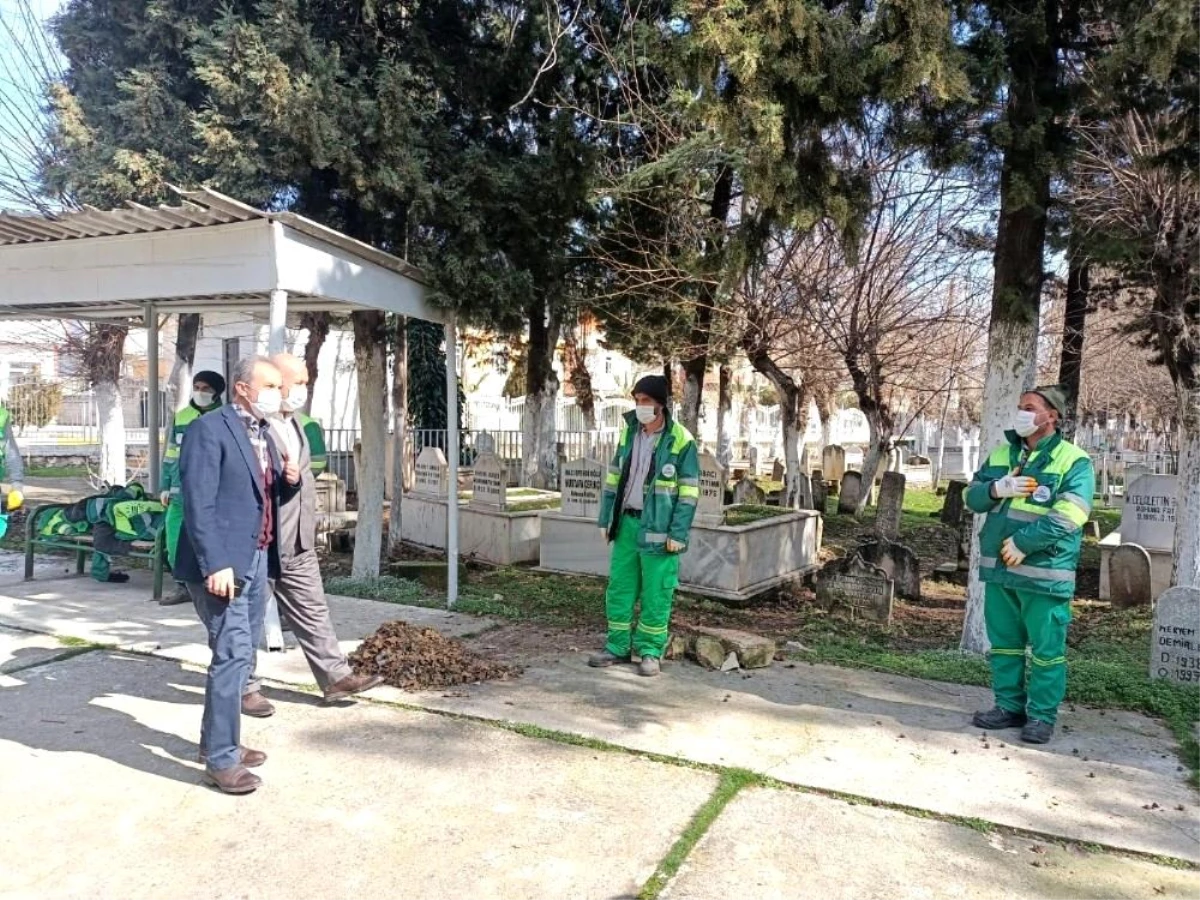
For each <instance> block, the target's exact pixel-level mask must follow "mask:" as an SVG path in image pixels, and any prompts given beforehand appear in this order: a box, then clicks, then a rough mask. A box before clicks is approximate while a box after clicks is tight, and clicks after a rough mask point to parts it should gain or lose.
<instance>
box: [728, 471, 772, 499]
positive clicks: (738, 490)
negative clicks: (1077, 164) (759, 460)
mask: <svg viewBox="0 0 1200 900" xmlns="http://www.w3.org/2000/svg"><path fill="white" fill-rule="evenodd" d="M733 502H734V504H736V505H741V504H743V503H746V504H750V505H752V506H761V505H762V504H764V503H766V502H767V495H766V494H764V493H763V490H762V488H760V487H759V486H758V485H757V484H755V482H754V480H753V479H751V478H749V477H742V478H739V479H738V481H737V484H735V485H734V486H733Z"/></svg>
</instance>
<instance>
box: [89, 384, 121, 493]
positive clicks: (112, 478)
mask: <svg viewBox="0 0 1200 900" xmlns="http://www.w3.org/2000/svg"><path fill="white" fill-rule="evenodd" d="M92 390H93V392H94V393H95V396H96V413H97V416H98V417H99V419H100V478H101V479H102V480H104V481H106V482H108V483H109V484H110V485H113V484H124V483H125V410H124V408H123V407H122V405H121V389H120V387H119V386H118V384H117V382H116V381H97V382H95V383H94V384H93V385H92Z"/></svg>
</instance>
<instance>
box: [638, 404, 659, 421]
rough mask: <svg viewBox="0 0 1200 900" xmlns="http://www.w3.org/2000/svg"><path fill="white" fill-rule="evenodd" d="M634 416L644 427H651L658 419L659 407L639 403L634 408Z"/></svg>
mask: <svg viewBox="0 0 1200 900" xmlns="http://www.w3.org/2000/svg"><path fill="white" fill-rule="evenodd" d="M633 414H634V415H635V416H637V420H638V421H639V422H641V423H642V424H643V425H649V424H650V423H651V422H653V421H654V420H655V419H657V418H658V407H657V406H650V405H644V404H641V403H639V404H638V405H637V406H635V407H634V408H633Z"/></svg>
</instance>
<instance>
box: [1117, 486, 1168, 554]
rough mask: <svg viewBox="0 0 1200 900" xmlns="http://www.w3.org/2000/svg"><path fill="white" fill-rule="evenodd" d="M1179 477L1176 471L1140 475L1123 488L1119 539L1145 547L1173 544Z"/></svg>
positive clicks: (1155, 547) (1162, 547)
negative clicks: (1169, 473)
mask: <svg viewBox="0 0 1200 900" xmlns="http://www.w3.org/2000/svg"><path fill="white" fill-rule="evenodd" d="M1178 493H1179V479H1178V478H1177V477H1176V476H1175V475H1143V476H1142V477H1141V478H1139V479H1138V480H1137V481H1135V482H1133V483H1132V484H1131V485H1130V486H1129V487H1128V488H1127V489H1126V491H1125V506H1124V507H1123V508H1122V510H1121V543H1123V544H1140V545H1141V546H1143V547H1145V548H1146V549H1147V550H1170V549H1171V548H1173V547H1174V546H1175V513H1176V508H1177V506H1178Z"/></svg>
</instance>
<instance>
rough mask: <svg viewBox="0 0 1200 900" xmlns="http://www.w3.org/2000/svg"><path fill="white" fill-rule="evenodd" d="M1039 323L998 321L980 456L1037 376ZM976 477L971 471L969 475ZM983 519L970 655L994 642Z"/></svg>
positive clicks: (968, 634)
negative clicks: (987, 613)
mask: <svg viewBox="0 0 1200 900" xmlns="http://www.w3.org/2000/svg"><path fill="white" fill-rule="evenodd" d="M1037 336H1038V331H1037V322H1036V321H1034V322H1030V323H1021V322H993V323H992V328H991V332H990V334H989V335H988V367H987V379H986V381H985V382H984V385H983V423H982V427H981V428H980V434H979V441H980V446H979V458H980V459H981V460H983V459H986V458H987V456H988V454H990V453H991V452H992V448H993V447H995V446H996V445H998V444H999V443H1000V442H1001V441H1003V440H1004V432H1005V430H1006V429H1007V428H1009V427H1010V423H1011V422H1012V418H1013V413H1014V412H1015V411H1016V408H1017V404H1018V403H1019V402H1020V400H1021V393H1022V392H1023V391H1025V390H1027V389H1029V388H1030V387H1032V386H1033V379H1034V375H1035V374H1036V372H1037ZM971 474H972V473H968V477H970V475H971ZM982 527H983V516H975V522H974V526H973V529H974V533H973V535H972V537H971V568H970V576H969V579H970V580H969V581H968V583H967V607H966V613H965V615H964V616H963V633H962V640H961V641H960V643H959V646H960V647H961V648H962V649H963V650H965V651H966V652H968V653H987V652H988V650H990V649H991V644H990V643H989V642H988V639H987V629H986V628H985V627H984V622H983V582H981V581H980V580H979V530H980V529H981V528H982Z"/></svg>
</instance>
